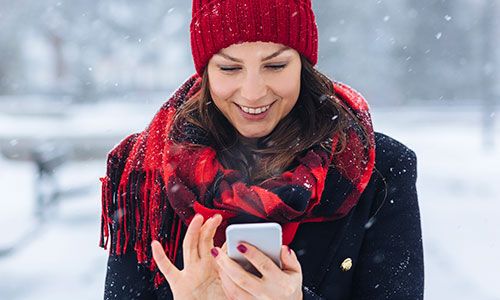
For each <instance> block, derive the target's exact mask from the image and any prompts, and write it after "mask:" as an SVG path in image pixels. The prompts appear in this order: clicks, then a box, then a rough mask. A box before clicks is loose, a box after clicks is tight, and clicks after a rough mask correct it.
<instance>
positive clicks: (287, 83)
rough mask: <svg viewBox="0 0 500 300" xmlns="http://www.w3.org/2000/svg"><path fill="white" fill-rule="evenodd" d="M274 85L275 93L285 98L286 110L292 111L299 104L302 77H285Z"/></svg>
mask: <svg viewBox="0 0 500 300" xmlns="http://www.w3.org/2000/svg"><path fill="white" fill-rule="evenodd" d="M273 85H274V92H275V93H276V94H277V95H278V96H280V97H281V98H283V99H284V100H285V101H283V106H284V108H286V110H291V109H292V107H293V106H294V105H295V103H297V99H298V97H299V94H300V77H297V76H295V75H294V76H283V77H281V78H279V79H278V80H277V81H276V84H273Z"/></svg>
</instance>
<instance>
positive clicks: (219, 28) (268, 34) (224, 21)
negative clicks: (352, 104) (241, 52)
mask: <svg viewBox="0 0 500 300" xmlns="http://www.w3.org/2000/svg"><path fill="white" fill-rule="evenodd" d="M256 41H262V42H273V43H278V44H283V45H286V46H289V47H291V48H293V49H295V50H297V52H299V53H300V54H302V55H304V56H305V57H306V58H307V59H308V60H309V61H310V62H311V63H312V64H313V65H316V63H317V60H318V28H317V25H316V20H315V17H314V12H313V10H312V5H311V0H193V15H192V20H191V51H192V53H193V60H194V65H195V68H196V72H197V73H198V74H199V75H200V76H202V75H203V70H204V69H205V67H206V65H207V64H208V61H209V60H210V58H211V57H212V56H213V55H214V54H216V53H217V52H219V51H220V50H221V49H224V48H226V47H229V46H230V45H232V44H239V43H243V42H256Z"/></svg>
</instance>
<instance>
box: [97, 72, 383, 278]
mask: <svg viewBox="0 0 500 300" xmlns="http://www.w3.org/2000/svg"><path fill="white" fill-rule="evenodd" d="M333 85H334V89H335V93H336V95H337V96H338V97H339V98H340V99H341V100H342V103H341V104H342V105H344V106H345V107H347V108H348V109H350V110H351V111H352V112H353V113H354V114H355V116H356V117H357V118H358V119H359V123H360V124H361V126H363V127H364V128H363V129H364V130H365V131H366V132H367V133H368V136H367V137H366V136H363V135H362V133H361V131H360V128H359V127H356V126H351V127H349V128H348V132H347V134H348V135H347V136H348V140H347V147H346V150H345V151H343V152H342V153H340V154H335V155H333V154H328V152H327V151H325V150H324V149H323V148H321V147H319V146H315V147H312V148H310V149H309V150H308V151H307V152H306V153H305V154H303V156H301V157H298V158H297V159H298V162H299V164H298V165H297V166H296V167H295V168H293V169H292V170H289V171H286V172H283V173H282V174H281V175H280V176H278V177H275V178H270V179H268V180H265V181H263V182H262V183H260V184H256V185H253V184H249V183H247V181H246V179H245V178H243V176H242V174H241V173H240V172H239V171H237V170H231V169H226V168H224V167H223V166H222V165H221V163H220V162H219V161H218V160H217V157H216V152H215V150H214V149H213V148H212V147H210V145H204V144H203V143H202V142H200V143H198V144H199V145H200V147H197V148H195V149H188V148H183V147H179V146H178V145H177V144H176V143H174V141H176V140H177V139H176V137H175V136H173V132H174V131H173V130H171V127H172V125H173V118H174V116H175V113H176V111H177V110H178V108H179V106H180V105H182V103H183V102H184V101H185V100H186V99H189V97H190V96H192V95H193V94H194V93H196V91H198V90H199V88H200V86H201V77H199V75H197V74H194V75H192V76H191V77H190V78H189V79H188V80H187V81H186V82H184V83H183V84H182V85H181V87H180V88H179V89H178V90H177V91H176V92H175V93H174V94H173V95H172V96H171V97H170V99H169V100H167V101H166V102H165V103H164V104H163V105H162V107H161V108H160V110H159V111H158V112H157V113H156V115H155V116H154V118H153V120H152V121H151V123H150V124H149V126H148V127H147V128H146V129H145V130H144V131H142V132H140V133H134V134H131V135H129V136H128V137H126V138H125V139H124V140H123V141H122V142H121V143H119V144H118V145H117V146H115V148H114V149H113V150H112V151H110V153H109V154H108V161H107V173H106V176H104V177H102V178H100V180H101V182H102V216H101V239H100V243H99V245H100V246H101V247H103V248H104V249H107V245H108V239H109V238H111V248H110V252H111V253H114V254H117V255H120V254H123V253H125V251H127V247H132V248H133V250H134V251H135V252H136V254H137V259H138V261H139V263H145V264H149V267H150V269H151V270H152V271H153V272H154V273H155V285H156V286H158V285H160V284H161V283H162V282H164V281H165V278H164V277H163V276H161V273H160V272H159V270H158V268H157V267H156V265H155V263H154V260H153V259H152V254H151V249H150V248H151V247H150V243H151V241H152V240H153V239H156V240H158V241H160V242H161V243H162V244H163V245H164V249H165V252H166V253H167V255H168V256H169V258H170V259H171V260H172V261H175V259H176V256H177V252H178V248H179V244H180V242H181V240H180V239H181V236H182V232H183V231H184V230H185V228H186V227H187V225H188V224H189V223H190V221H191V219H192V218H193V217H194V215H195V214H196V213H200V214H202V215H203V216H204V217H205V218H208V217H211V216H213V215H214V214H216V213H218V214H221V215H222V216H223V222H222V224H221V226H220V227H219V229H218V230H217V233H216V236H215V240H214V243H215V245H216V246H221V245H222V244H223V242H224V239H225V234H224V233H225V228H226V227H227V226H228V225H230V224H233V223H244V222H250V223H251V222H277V223H280V224H281V226H282V228H283V243H284V244H289V243H291V241H292V240H293V237H294V235H295V232H296V231H297V228H298V226H299V225H300V223H304V222H322V221H332V220H335V219H339V218H342V217H343V216H345V215H346V214H348V213H349V211H350V210H351V209H352V207H354V206H355V205H356V203H357V201H358V199H359V198H360V196H361V193H362V192H363V190H364V189H365V187H366V185H367V184H368V181H369V179H370V177H371V174H372V171H373V168H374V162H375V141H374V133H373V128H372V123H371V119H370V114H369V108H368V104H367V103H366V101H365V100H364V98H363V97H362V96H361V95H360V94H359V93H357V92H356V91H354V90H353V89H352V88H350V87H348V86H347V85H345V84H342V83H337V82H334V83H333ZM192 135H193V136H192V137H191V139H190V141H192V142H193V141H197V140H198V141H203V136H201V135H199V136H196V133H195V132H194V131H193V133H192ZM366 138H367V139H368V140H365V139H366ZM338 140H339V139H338V137H337V136H332V137H331V139H330V141H331V143H330V145H331V147H335V146H336V144H337V143H338ZM365 142H367V143H365ZM365 145H368V146H367V147H366V146H365ZM332 149H334V148H332ZM332 163H333V164H334V166H335V167H334V168H333V167H330V168H329V167H328V166H329V165H330V164H332ZM327 176H328V180H334V182H335V183H336V184H335V185H334V187H335V188H333V189H331V188H329V190H328V195H323V191H324V187H325V181H326V180H327Z"/></svg>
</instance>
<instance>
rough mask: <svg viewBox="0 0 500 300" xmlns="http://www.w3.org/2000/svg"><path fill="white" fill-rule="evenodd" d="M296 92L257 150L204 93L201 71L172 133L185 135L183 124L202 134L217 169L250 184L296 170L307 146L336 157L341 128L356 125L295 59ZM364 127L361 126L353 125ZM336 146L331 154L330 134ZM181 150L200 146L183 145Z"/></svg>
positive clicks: (322, 82) (326, 84)
mask: <svg viewBox="0 0 500 300" xmlns="http://www.w3.org/2000/svg"><path fill="white" fill-rule="evenodd" d="M300 59H301V63H302V68H301V88H300V93H299V97H298V99H297V103H296V104H295V106H294V107H293V109H292V110H291V111H290V113H289V114H288V115H287V116H285V117H284V118H283V119H282V120H281V121H280V122H279V123H278V124H277V125H276V127H275V128H274V129H273V131H272V132H271V133H270V134H269V135H267V136H265V137H262V138H259V140H258V143H257V145H256V146H255V145H249V144H248V143H245V142H244V141H243V138H242V136H241V135H240V134H239V132H238V131H237V130H236V128H235V127H234V126H233V125H232V124H231V123H230V122H229V121H228V119H227V118H226V117H225V116H224V115H223V114H222V112H221V111H220V110H219V109H218V108H217V106H216V105H215V104H214V102H213V100H212V98H211V95H210V90H209V81H208V71H207V69H208V68H205V71H204V73H203V77H202V83H201V87H200V90H199V91H198V92H197V93H195V94H194V95H193V96H192V97H191V98H190V99H187V101H185V102H184V104H183V105H182V106H181V107H180V108H179V110H178V112H177V113H176V117H175V120H174V124H173V126H174V130H175V131H176V132H180V133H182V132H185V126H186V124H188V125H190V126H193V125H194V126H195V127H196V128H199V129H201V130H202V132H203V134H205V136H206V138H207V139H208V141H209V143H210V145H211V146H212V147H214V149H215V150H216V152H217V158H218V159H219V161H220V162H221V164H222V165H223V166H224V167H226V168H230V169H235V170H239V171H240V172H242V174H244V175H246V178H247V179H248V181H249V182H251V183H258V182H262V181H264V180H266V179H269V178H272V177H274V176H278V175H279V174H281V173H282V172H284V171H286V170H289V169H292V168H293V167H295V166H296V165H297V161H296V160H295V159H296V158H297V157H298V156H300V154H303V153H305V151H307V150H308V149H310V147H313V146H320V147H322V148H323V149H325V150H327V151H328V152H329V153H330V154H331V153H332V152H331V151H336V153H340V152H342V151H344V148H345V145H346V138H347V137H346V129H347V128H348V127H349V126H351V125H352V124H353V122H354V124H357V125H361V124H359V123H358V121H357V118H356V117H355V116H354V114H353V113H352V111H351V110H349V109H348V108H346V107H345V106H344V105H342V104H341V103H342V102H341V100H340V99H339V98H338V97H337V96H336V95H335V92H334V90H333V83H332V81H331V80H330V79H329V78H328V77H327V76H326V75H324V74H322V73H321V72H320V71H318V70H317V69H315V68H314V66H312V65H311V63H310V62H309V61H308V60H307V59H306V58H305V57H304V56H302V55H301V56H300ZM357 127H358V128H363V127H362V126H357ZM335 133H338V134H339V141H340V142H339V143H338V145H337V147H336V148H335V149H332V146H331V142H332V139H331V137H333V135H334V134H335ZM179 145H180V146H182V147H197V146H199V145H196V144H190V143H182V144H179Z"/></svg>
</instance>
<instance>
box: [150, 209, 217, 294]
mask: <svg viewBox="0 0 500 300" xmlns="http://www.w3.org/2000/svg"><path fill="white" fill-rule="evenodd" d="M221 221H222V217H221V215H218V214H217V215H215V216H213V217H212V218H209V219H208V220H207V221H206V222H205V224H203V216H201V215H199V214H197V215H196V216H195V217H194V218H193V220H192V221H191V223H190V224H189V226H188V229H187V231H186V236H185V237H184V241H183V243H182V249H183V259H184V269H183V270H182V271H180V270H179V269H177V268H176V267H175V265H174V264H173V263H172V262H171V261H170V260H169V258H168V257H167V256H166V255H165V252H164V251H163V248H162V246H161V244H160V243H159V242H158V241H153V243H152V244H151V247H152V251H153V258H154V260H155V262H156V264H157V265H158V268H159V269H160V271H161V272H162V274H163V276H165V278H166V279H167V281H168V284H169V285H170V289H171V290H172V294H173V296H174V299H187V300H191V299H196V300H198V299H226V296H225V294H224V291H223V290H222V285H221V281H220V278H219V275H218V273H217V265H216V264H215V262H214V259H213V257H212V256H211V255H210V250H211V249H212V248H213V247H214V242H213V239H214V235H215V231H216V229H217V227H218V226H219V225H220V223H221ZM202 224H203V225H202Z"/></svg>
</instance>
